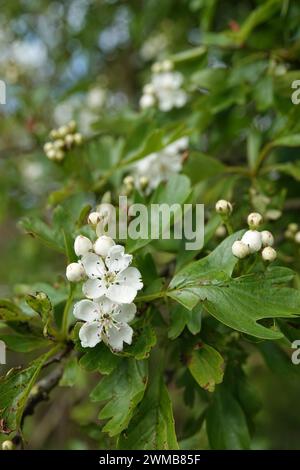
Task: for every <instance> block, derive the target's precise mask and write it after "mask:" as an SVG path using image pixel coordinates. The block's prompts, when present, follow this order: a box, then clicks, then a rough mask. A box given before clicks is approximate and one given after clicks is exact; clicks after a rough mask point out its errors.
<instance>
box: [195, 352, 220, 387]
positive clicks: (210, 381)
mask: <svg viewBox="0 0 300 470" xmlns="http://www.w3.org/2000/svg"><path fill="white" fill-rule="evenodd" d="M188 368H189V371H190V373H191V374H192V376H193V377H194V379H195V380H196V382H197V383H198V384H199V385H200V387H202V388H204V389H205V390H208V391H209V392H213V391H214V389H215V386H216V384H219V383H221V382H222V380H223V375H224V360H223V358H222V356H221V354H219V353H218V351H216V350H215V349H214V348H212V347H211V346H208V345H207V344H201V345H200V346H199V349H196V350H194V351H193V352H192V354H191V357H190V358H189V359H188Z"/></svg>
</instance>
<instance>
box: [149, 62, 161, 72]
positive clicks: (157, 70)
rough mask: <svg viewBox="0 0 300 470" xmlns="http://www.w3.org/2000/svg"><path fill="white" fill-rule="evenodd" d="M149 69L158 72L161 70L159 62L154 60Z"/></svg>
mask: <svg viewBox="0 0 300 470" xmlns="http://www.w3.org/2000/svg"><path fill="white" fill-rule="evenodd" d="M151 71H152V72H153V73H160V72H161V71H162V70H161V64H160V62H154V64H153V65H152V67H151Z"/></svg>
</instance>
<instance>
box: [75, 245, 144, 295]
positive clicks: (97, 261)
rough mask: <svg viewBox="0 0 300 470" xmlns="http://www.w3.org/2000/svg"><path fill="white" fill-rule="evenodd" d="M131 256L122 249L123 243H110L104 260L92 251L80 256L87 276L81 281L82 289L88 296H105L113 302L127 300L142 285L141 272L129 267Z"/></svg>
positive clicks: (135, 293)
mask: <svg viewBox="0 0 300 470" xmlns="http://www.w3.org/2000/svg"><path fill="white" fill-rule="evenodd" d="M131 261H132V256H131V255H127V254H125V253H124V247H123V246H121V245H114V246H112V247H111V248H110V250H109V252H108V255H107V256H106V258H105V261H103V260H102V258H101V257H100V256H98V255H96V254H95V253H88V254H87V255H85V256H84V257H83V258H82V264H83V267H84V269H85V272H86V274H87V276H88V277H89V279H88V280H87V281H86V282H85V283H84V285H83V293H84V294H85V296H86V297H88V298H89V299H99V298H100V297H102V296H105V297H107V298H108V299H110V300H112V301H113V302H117V303H125V304H129V303H131V302H132V301H133V299H134V298H135V297H136V295H137V291H138V290H140V289H142V287H143V283H142V281H141V273H140V272H139V270H138V269H137V268H134V267H129V265H130V263H131Z"/></svg>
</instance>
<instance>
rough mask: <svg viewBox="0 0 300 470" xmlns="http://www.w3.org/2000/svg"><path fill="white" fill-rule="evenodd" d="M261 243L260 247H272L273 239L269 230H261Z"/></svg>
mask: <svg viewBox="0 0 300 470" xmlns="http://www.w3.org/2000/svg"><path fill="white" fill-rule="evenodd" d="M261 241H262V246H273V245H274V237H273V235H272V233H271V232H269V230H263V231H262V232H261Z"/></svg>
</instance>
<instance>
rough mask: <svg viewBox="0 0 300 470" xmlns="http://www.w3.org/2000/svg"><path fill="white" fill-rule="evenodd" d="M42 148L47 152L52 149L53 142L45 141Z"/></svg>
mask: <svg viewBox="0 0 300 470" xmlns="http://www.w3.org/2000/svg"><path fill="white" fill-rule="evenodd" d="M43 148H44V152H45V153H47V152H49V151H50V150H52V149H53V143H52V142H46V143H45V145H44V147H43Z"/></svg>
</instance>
